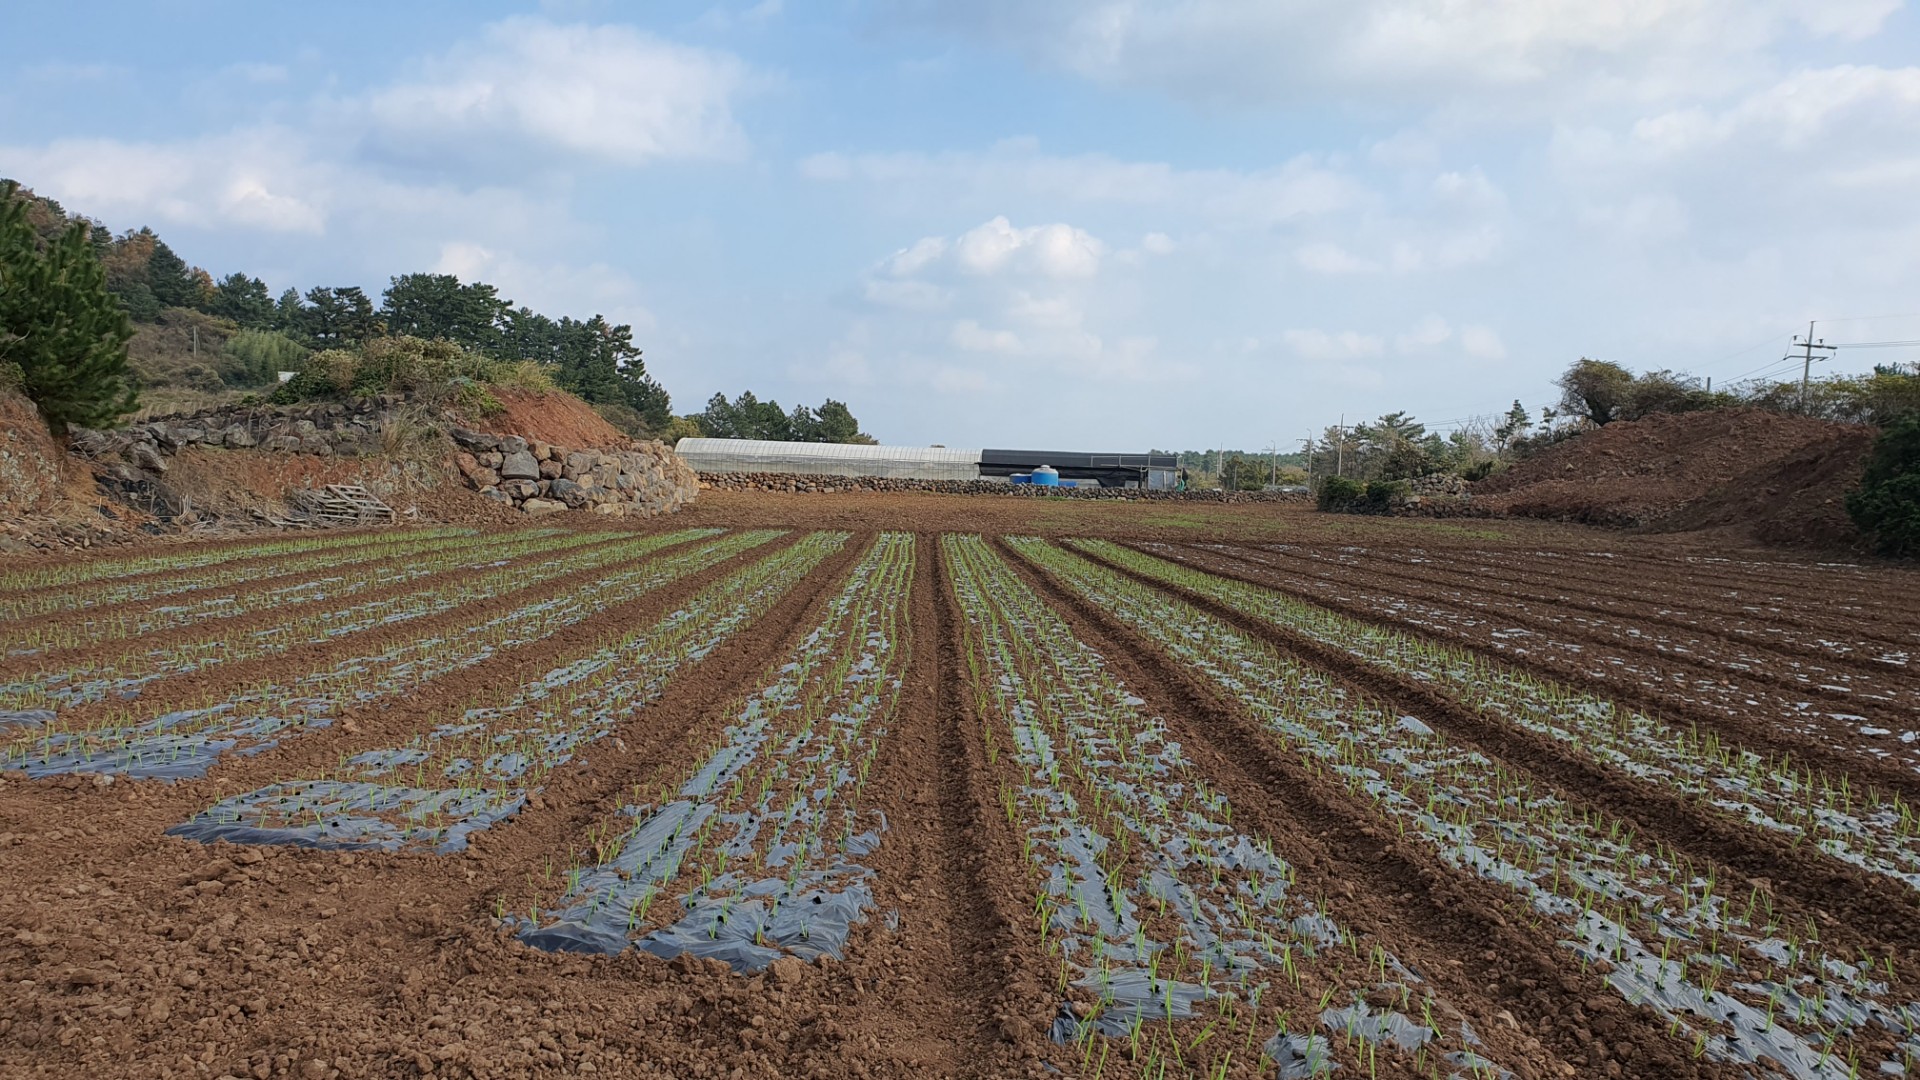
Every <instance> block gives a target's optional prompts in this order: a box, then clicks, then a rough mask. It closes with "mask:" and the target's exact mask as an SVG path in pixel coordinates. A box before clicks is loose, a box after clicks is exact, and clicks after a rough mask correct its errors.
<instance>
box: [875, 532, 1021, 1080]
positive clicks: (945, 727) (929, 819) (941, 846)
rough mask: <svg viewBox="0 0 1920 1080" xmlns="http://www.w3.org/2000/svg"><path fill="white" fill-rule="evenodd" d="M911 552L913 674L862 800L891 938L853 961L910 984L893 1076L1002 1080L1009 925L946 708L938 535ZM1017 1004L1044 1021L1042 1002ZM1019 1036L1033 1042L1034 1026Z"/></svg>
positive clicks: (903, 993) (962, 738)
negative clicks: (883, 821) (879, 817)
mask: <svg viewBox="0 0 1920 1080" xmlns="http://www.w3.org/2000/svg"><path fill="white" fill-rule="evenodd" d="M915 546H916V548H917V549H918V550H917V551H916V553H915V559H916V563H915V567H914V582H913V599H912V614H911V617H910V618H911V631H910V633H911V636H912V642H913V650H914V653H913V660H912V666H911V667H910V669H909V672H908V682H907V686H906V693H905V695H904V696H903V699H902V701H901V705H900V711H899V715H898V717H897V718H896V721H895V723H894V725H893V727H892V730H890V731H889V732H888V733H887V742H886V745H885V746H884V747H883V749H882V754H881V758H880V760H881V761H882V762H883V764H882V766H881V768H880V771H879V772H878V773H877V774H876V777H875V780H876V784H875V789H874V790H875V794H874V796H873V801H874V802H875V804H876V805H878V806H879V807H880V809H881V810H883V811H884V812H885V813H886V815H887V820H888V822H889V827H888V830H887V833H886V835H885V836H884V837H883V839H882V842H881V847H880V850H879V851H878V852H877V853H876V857H875V859H874V860H873V865H874V866H875V868H876V869H877V870H878V871H879V880H878V881H877V882H876V888H875V896H876V899H877V901H878V904H879V906H880V908H881V909H883V910H886V909H891V910H893V911H897V912H898V913H899V926H898V932H897V933H894V934H886V935H879V934H876V935H873V936H872V937H871V938H870V942H871V945H870V952H869V953H868V954H867V955H866V956H865V957H864V958H863V959H864V960H865V961H866V963H867V964H868V965H869V966H874V965H886V966H887V967H889V968H890V969H891V976H889V975H887V974H881V975H878V976H877V977H879V978H882V979H886V978H889V977H891V978H892V979H893V980H895V981H900V980H901V979H902V977H903V976H904V978H905V979H908V980H911V982H910V983H907V984H906V985H904V986H901V987H900V988H899V991H898V992H899V994H900V999H901V1000H900V1002H899V1008H900V1012H899V1021H900V1024H899V1026H898V1028H897V1029H895V1030H894V1031H892V1032H891V1033H890V1034H891V1035H892V1038H890V1039H887V1040H883V1050H884V1051H885V1052H886V1053H888V1054H889V1055H891V1056H892V1057H893V1058H894V1059H895V1061H896V1062H898V1063H899V1064H900V1065H901V1066H902V1067H903V1068H904V1069H907V1070H912V1069H916V1068H917V1069H926V1070H930V1071H933V1072H935V1073H936V1074H938V1075H942V1076H975V1077H983V1078H985V1077H996V1076H1004V1075H1008V1074H1009V1073H1010V1072H1012V1071H1013V1062H1014V1061H1015V1060H1016V1057H1017V1055H1018V1054H1019V1053H1020V1050H1019V1048H1018V1047H1017V1046H1016V1040H1015V1039H1013V1038H1010V1037H1009V1036H1010V1035H1017V1034H1020V1033H1021V1026H1020V1025H1019V1024H1017V1023H1013V1024H1003V1023H1002V1021H1001V1019H1000V1018H1001V1017H1005V1016H1009V1015H1018V1014H1019V1012H1020V1011H1021V1008H1020V1003H1018V1002H1010V1001H1009V1000H1008V997H1009V994H1010V993H1011V987H1012V985H1013V982H1014V977H1015V968H1014V961H1013V958H1012V955H1011V953H1010V952H1009V946H1010V944H1011V936H1012V928H1011V926H1010V924H1009V923H1008V921H1007V913H1006V912H1004V911H1002V910H1001V909H1000V905H999V904H998V902H997V897H996V895H995V893H994V891H993V890H992V888H991V887H990V885H989V874H988V866H989V863H988V853H987V850H986V846H985V842H984V839H985V838H984V836H983V835H982V833H981V827H982V826H983V824H984V821H983V818H984V816H985V815H984V813H983V810H982V805H981V803H980V802H979V801H978V800H977V799H976V798H975V797H974V792H973V790H972V788H973V778H972V769H973V762H972V761H971V758H970V755H969V753H968V749H969V748H968V744H967V734H966V731H965V728H964V726H963V725H964V720H963V719H962V717H961V715H960V713H959V712H958V711H957V709H958V705H959V701H960V694H959V690H958V675H957V673H956V671H955V669H954V664H955V663H956V662H957V648H958V647H957V644H956V631H955V628H954V626H953V622H952V620H953V613H952V611H951V610H950V609H949V607H948V605H947V603H946V601H945V597H944V595H943V590H942V584H943V577H942V574H943V570H942V567H941V562H940V547H939V538H938V537H937V536H935V535H933V534H922V535H920V536H918V537H916V539H915ZM1025 1004H1026V1009H1027V1010H1029V1011H1036V1015H1037V1016H1044V1015H1045V1013H1044V1008H1045V1003H1044V1001H1032V1002H1027V1003H1025ZM1010 1007H1011V1008H1012V1009H1013V1010H1014V1011H1013V1013H1011V1014H1010V1013H1009V1012H1008V1010H1009V1008H1010ZM1025 1033H1026V1034H1027V1035H1028V1036H1029V1038H1030V1041H1037V1036H1038V1025H1029V1026H1028V1028H1027V1030H1026V1032H1025ZM1027 1049H1028V1050H1029V1051H1031V1047H1028V1048H1027Z"/></svg>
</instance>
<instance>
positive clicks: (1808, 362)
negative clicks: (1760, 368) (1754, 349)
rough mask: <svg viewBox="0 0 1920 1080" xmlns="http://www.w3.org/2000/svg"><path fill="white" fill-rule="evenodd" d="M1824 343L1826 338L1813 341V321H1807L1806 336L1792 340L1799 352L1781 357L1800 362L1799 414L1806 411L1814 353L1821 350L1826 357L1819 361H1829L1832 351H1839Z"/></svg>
mask: <svg viewBox="0 0 1920 1080" xmlns="http://www.w3.org/2000/svg"><path fill="white" fill-rule="evenodd" d="M1826 342H1827V339H1826V338H1820V339H1818V340H1815V339H1814V336H1813V321H1812V320H1808V322H1807V336H1806V337H1804V338H1794V339H1793V344H1794V347H1795V348H1797V349H1799V350H1800V351H1799V352H1798V353H1788V354H1787V355H1786V356H1784V357H1781V359H1783V360H1792V359H1795V358H1796V357H1797V358H1798V359H1799V360H1800V411H1801V412H1806V411H1807V387H1808V383H1809V382H1810V381H1811V380H1812V376H1813V361H1814V355H1813V354H1814V352H1815V351H1816V350H1823V351H1825V352H1826V353H1827V355H1825V356H1822V357H1820V359H1822V360H1831V359H1833V353H1834V351H1835V350H1837V349H1839V346H1838V345H1828V344H1827V343H1826Z"/></svg>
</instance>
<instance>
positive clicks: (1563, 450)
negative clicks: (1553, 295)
mask: <svg viewBox="0 0 1920 1080" xmlns="http://www.w3.org/2000/svg"><path fill="white" fill-rule="evenodd" d="M1873 435H1874V429H1873V428H1870V427H1866V426H1863V425H1858V424H1838V423H1833V422H1830V421H1825V420H1814V419H1809V418H1807V417H1802V416H1792V415H1787V414H1783V413H1778V412H1770V411H1766V410H1762V409H1727V410H1716V411H1709V412H1692V413H1678V414H1659V415H1655V416H1651V417H1648V418H1646V419H1643V420H1636V421H1630V422H1619V423H1614V424H1608V425H1607V426H1606V427H1603V428H1600V429H1599V430H1597V431H1592V432H1589V433H1587V434H1585V435H1580V436H1577V437H1575V438H1572V439H1569V440H1567V441H1566V442H1563V443H1560V444H1558V445H1556V446H1553V447H1551V448H1550V449H1548V450H1546V451H1544V452H1542V453H1540V454H1539V455H1537V456H1535V457H1533V458H1530V459H1528V460H1526V461H1524V462H1521V463H1520V464H1519V465H1516V466H1515V467H1514V468H1512V469H1509V470H1507V471H1505V472H1503V473H1499V474H1498V475H1495V476H1492V477H1489V478H1488V479H1486V480H1483V481H1481V482H1480V483H1478V484H1476V485H1475V486H1474V488H1473V495H1474V498H1475V501H1476V502H1477V503H1479V504H1480V505H1482V506H1484V507H1485V508H1486V509H1488V510H1491V511H1493V512H1494V513H1503V514H1512V515H1516V516H1521V517H1537V518H1548V519H1553V520H1561V521H1578V522H1586V523H1589V524H1596V525H1610V526H1616V527H1627V528H1637V529H1643V530H1647V531H1654V532H1679V531H1689V530H1701V529H1724V530H1728V531H1730V532H1733V533H1735V534H1737V535H1740V536H1742V537H1746V538H1751V539H1754V540H1759V541H1763V542H1767V543H1778V544H1793V545H1810V546H1821V547H1842V546H1851V545H1853V544H1855V543H1857V542H1858V540H1859V534H1858V533H1857V532H1856V530H1855V529H1854V527H1853V523H1852V522H1850V521H1849V520H1847V516H1846V510H1845V506H1844V499H1845V494H1846V491H1847V488H1848V487H1850V486H1851V485H1852V484H1853V483H1854V481H1855V479H1856V478H1857V477H1858V476H1859V475H1860V471H1861V469H1862V467H1863V465H1864V462H1865V458H1866V454H1867V451H1868V450H1869V449H1870V448H1871V446H1872V443H1873Z"/></svg>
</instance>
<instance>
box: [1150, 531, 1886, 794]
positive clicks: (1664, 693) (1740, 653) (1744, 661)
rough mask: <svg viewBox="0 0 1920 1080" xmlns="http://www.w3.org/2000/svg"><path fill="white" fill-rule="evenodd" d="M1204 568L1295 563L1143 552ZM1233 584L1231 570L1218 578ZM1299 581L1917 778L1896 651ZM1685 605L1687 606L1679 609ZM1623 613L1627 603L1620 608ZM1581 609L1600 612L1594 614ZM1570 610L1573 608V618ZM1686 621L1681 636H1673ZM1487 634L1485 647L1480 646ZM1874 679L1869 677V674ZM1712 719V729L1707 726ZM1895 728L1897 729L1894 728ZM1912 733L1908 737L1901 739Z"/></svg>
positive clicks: (1494, 647) (1435, 629)
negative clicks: (1871, 651)
mask: <svg viewBox="0 0 1920 1080" xmlns="http://www.w3.org/2000/svg"><path fill="white" fill-rule="evenodd" d="M1136 546H1138V547H1139V548H1140V549H1141V550H1144V551H1148V552H1151V553H1156V554H1162V555H1164V556H1165V557H1168V558H1173V559H1178V560H1180V561H1182V562H1185V563H1188V564H1190V565H1193V566H1197V567H1199V568H1200V569H1203V570H1211V569H1214V568H1215V567H1216V566H1217V565H1219V564H1218V563H1217V562H1216V561H1215V560H1216V559H1217V558H1218V556H1216V555H1213V554H1211V553H1212V552H1216V551H1217V552H1221V553H1223V554H1225V555H1227V556H1228V557H1230V558H1232V559H1234V560H1236V561H1244V562H1245V563H1249V564H1253V565H1255V566H1258V567H1261V568H1263V569H1264V568H1273V569H1276V570H1282V571H1283V572H1286V573H1288V574H1292V571H1291V570H1290V569H1288V567H1289V566H1290V564H1288V563H1285V562H1283V561H1281V560H1280V559H1278V558H1277V557H1276V556H1274V555H1273V554H1272V553H1271V552H1264V551H1249V550H1246V549H1240V548H1232V547H1227V546H1225V545H1207V546H1206V550H1205V552H1197V551H1195V550H1194V549H1192V548H1177V547H1165V546H1162V545H1159V544H1141V545H1136ZM1219 572H1221V573H1226V574H1229V575H1233V574H1235V573H1236V571H1235V570H1232V569H1228V570H1221V571H1219ZM1295 580H1298V581H1300V582H1301V586H1300V587H1303V588H1305V589H1308V590H1312V591H1314V592H1317V593H1321V594H1322V595H1326V596H1329V597H1331V598H1333V599H1337V600H1341V601H1345V602H1347V603H1349V604H1358V605H1360V606H1361V607H1363V608H1366V609H1371V610H1370V611H1362V612H1361V613H1360V615H1361V617H1362V618H1370V617H1373V613H1374V612H1378V613H1380V615H1383V616H1385V617H1386V618H1387V619H1390V620H1392V621H1393V622H1395V623H1398V624H1401V625H1405V626H1409V627H1411V628H1412V629H1413V632H1414V633H1417V634H1425V633H1431V634H1434V635H1436V636H1439V637H1443V638H1448V639H1452V640H1454V641H1456V642H1460V643H1463V644H1465V645H1467V646H1468V647H1469V648H1482V647H1484V648H1487V649H1488V650H1490V651H1492V652H1494V653H1496V654H1501V655H1506V656H1512V657H1525V658H1528V660H1527V662H1528V663H1529V664H1530V665H1531V666H1534V667H1536V668H1537V667H1540V666H1541V665H1542V664H1545V665H1548V666H1555V665H1565V666H1567V667H1569V668H1572V669H1573V670H1575V671H1579V672H1583V673H1585V674H1586V675H1587V676H1589V677H1591V678H1594V679H1597V680H1599V681H1600V682H1602V683H1606V684H1613V685H1621V686H1627V687H1631V688H1633V690H1635V691H1640V690H1646V689H1655V688H1657V690H1658V693H1659V696H1660V700H1661V701H1662V702H1663V703H1664V702H1669V701H1671V702H1674V703H1682V704H1684V705H1686V706H1689V707H1692V708H1695V709H1701V710H1707V711H1709V712H1712V713H1717V714H1719V715H1721V716H1725V717H1727V718H1729V719H1731V720H1733V721H1735V722H1741V721H1744V720H1746V719H1747V718H1749V717H1751V716H1753V715H1755V714H1756V713H1762V714H1767V715H1769V716H1770V717H1771V718H1772V722H1771V724H1770V725H1769V726H1770V728H1771V732H1770V733H1771V734H1772V735H1773V736H1774V737H1775V739H1776V741H1778V739H1779V737H1780V736H1783V735H1791V736H1793V737H1796V738H1798V739H1801V740H1805V741H1806V742H1808V743H1809V744H1813V745H1818V746H1825V747H1827V748H1830V749H1832V750H1836V751H1838V752H1840V753H1842V754H1846V755H1849V756H1863V757H1870V758H1873V759H1877V760H1878V761H1880V762H1882V763H1885V764H1897V765H1900V766H1904V767H1906V768H1909V769H1914V770H1916V771H1920V731H1915V730H1912V725H1914V723H1915V721H1916V719H1920V681H1916V680H1915V679H1914V678H1913V677H1912V676H1911V675H1909V674H1907V673H1905V672H1898V671H1895V670H1891V669H1892V668H1893V667H1894V666H1897V665H1899V664H1904V661H1899V660H1893V661H1889V660H1888V657H1890V656H1892V654H1891V653H1885V652H1882V653H1880V655H1878V656H1875V657H1872V658H1870V659H1867V660H1865V661H1859V660H1856V661H1850V662H1849V663H1848V664H1847V665H1842V664H1837V663H1832V662H1830V660H1829V659H1828V657H1827V656H1825V655H1820V656H1817V657H1816V656H1813V655H1810V654H1813V653H1816V652H1817V651H1818V650H1816V649H1815V648H1813V647H1811V646H1801V645H1797V644H1794V643H1791V642H1787V641H1784V640H1782V641H1777V642H1776V641H1759V640H1756V639H1755V637H1754V636H1753V635H1751V634H1747V633H1740V632H1728V633H1725V634H1721V633H1719V632H1718V631H1717V628H1716V630H1715V631H1703V630H1702V629H1701V628H1700V625H1699V624H1700V623H1702V622H1706V621H1718V620H1712V619H1710V618H1701V617H1697V616H1696V617H1694V618H1690V619H1684V620H1681V619H1673V618H1667V616H1674V615H1676V614H1685V612H1682V611H1680V610H1679V609H1677V608H1673V607H1667V608H1663V609H1662V610H1661V611H1660V612H1659V613H1658V614H1657V615H1654V614H1646V613H1642V612H1639V611H1634V612H1621V613H1618V614H1617V615H1616V613H1614V612H1612V611H1611V610H1610V608H1611V607H1612V606H1613V605H1609V604H1606V603H1591V604H1588V603H1576V604H1570V603H1568V602H1566V601H1564V600H1560V599H1556V598H1555V596H1554V595H1552V594H1544V593H1537V592H1536V593H1528V592H1525V591H1522V590H1518V589H1516V590H1514V591H1507V592H1503V591H1500V590H1497V589H1493V588H1489V587H1487V586H1484V585H1477V584H1475V585H1460V584H1455V583H1452V582H1446V583H1435V582H1433V581H1431V580H1430V579H1427V578H1425V577H1415V578H1412V580H1413V581H1414V582H1416V584H1415V586H1414V588H1413V590H1412V592H1414V593H1416V594H1421V593H1424V594H1425V595H1408V593H1407V592H1406V591H1403V590H1396V591H1386V590H1382V589H1381V588H1379V587H1378V586H1379V584H1380V583H1379V582H1377V581H1364V582H1355V581H1353V580H1350V579H1347V578H1343V577H1340V576H1338V575H1336V574H1335V573H1330V572H1328V571H1326V570H1322V569H1319V568H1313V569H1310V570H1309V571H1308V572H1306V573H1305V574H1302V575H1299V577H1297V578H1296V579H1295ZM1682 602H1684V601H1682ZM1621 606H1626V605H1621ZM1582 608H1589V609H1591V608H1599V609H1601V610H1602V613H1600V614H1595V613H1593V612H1592V611H1590V610H1587V611H1583V610H1581V609H1582ZM1569 609H1571V610H1569ZM1675 623H1678V624H1679V625H1681V626H1682V627H1684V629H1681V630H1678V631H1676V630H1674V629H1671V628H1670V627H1671V625H1672V624H1675ZM1482 634H1484V635H1485V644H1484V646H1483V645H1482V644H1481V642H1480V641H1478V640H1476V639H1477V638H1479V637H1480V636H1481V635H1482ZM1809 635H1810V636H1811V637H1812V638H1815V639H1817V640H1819V641H1820V642H1822V643H1824V644H1826V645H1830V646H1832V650H1831V651H1833V652H1847V651H1854V650H1855V645H1856V644H1862V645H1867V646H1869V647H1870V648H1878V647H1877V646H1872V645H1871V643H1866V642H1853V643H1850V642H1849V641H1848V640H1835V639H1834V637H1832V636H1829V635H1828V634H1827V633H1822V632H1818V631H1811V632H1809ZM1868 663H1870V664H1873V665H1875V667H1877V668H1878V670H1861V668H1862V667H1864V666H1866V664H1868ZM1710 722H1711V721H1710V720H1709V723H1710ZM1887 725H1893V726H1887ZM1903 728H1904V729H1905V730H1901V729H1903Z"/></svg>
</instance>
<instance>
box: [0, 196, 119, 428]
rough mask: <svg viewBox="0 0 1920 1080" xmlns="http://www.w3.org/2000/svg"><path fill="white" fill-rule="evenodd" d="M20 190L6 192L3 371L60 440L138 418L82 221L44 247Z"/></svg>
mask: <svg viewBox="0 0 1920 1080" xmlns="http://www.w3.org/2000/svg"><path fill="white" fill-rule="evenodd" d="M17 191H18V186H17V185H14V184H9V185H7V186H6V187H5V188H0V365H4V366H5V367H6V369H7V371H8V374H9V376H10V378H11V379H12V380H13V381H17V382H18V383H19V385H20V388H21V389H22V390H23V391H24V392H25V393H26V395H27V396H28V397H29V398H31V399H32V400H33V402H34V404H36V405H38V406H39V407H40V414H41V415H42V416H44V417H45V418H46V420H47V424H48V426H50V427H51V428H52V429H53V430H54V431H55V432H56V433H60V432H64V431H65V430H66V428H67V427H68V426H69V425H72V424H82V425H86V426H89V427H103V426H105V425H108V424H111V423H113V422H114V421H115V420H117V419H118V418H119V417H121V416H123V415H125V414H127V413H130V412H132V411H133V409H134V406H135V400H136V395H135V392H134V389H133V386H132V385H131V380H130V379H129V378H128V375H127V339H128V338H130V337H132V336H133V330H132V328H131V327H130V326H129V325H128V323H127V314H126V312H125V311H124V310H122V308H121V306H120V304H119V302H118V301H117V300H115V299H114V297H113V295H112V294H111V293H109V292H108V291H107V277H106V271H105V270H104V269H102V268H101V265H100V260H99V258H98V256H97V255H96V254H95V251H94V245H93V242H92V229H91V228H90V227H89V226H88V225H87V224H86V223H84V222H76V223H74V224H73V225H71V226H69V227H68V228H67V230H66V231H65V232H64V233H62V234H61V235H60V238H59V239H58V240H55V241H54V242H53V243H52V244H51V245H48V246H47V247H45V248H44V249H43V248H42V246H41V244H40V242H39V238H38V237H37V236H36V235H35V233H34V231H33V228H32V226H31V225H29V224H28V222H27V219H26V213H25V209H26V208H25V204H24V203H23V202H22V201H21V200H20V199H18V198H17V197H16V193H17Z"/></svg>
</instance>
